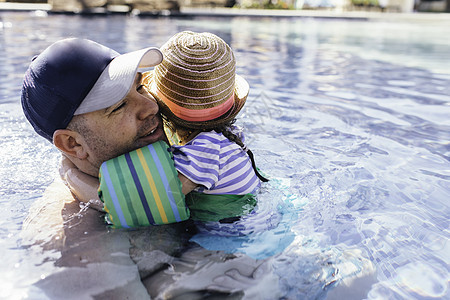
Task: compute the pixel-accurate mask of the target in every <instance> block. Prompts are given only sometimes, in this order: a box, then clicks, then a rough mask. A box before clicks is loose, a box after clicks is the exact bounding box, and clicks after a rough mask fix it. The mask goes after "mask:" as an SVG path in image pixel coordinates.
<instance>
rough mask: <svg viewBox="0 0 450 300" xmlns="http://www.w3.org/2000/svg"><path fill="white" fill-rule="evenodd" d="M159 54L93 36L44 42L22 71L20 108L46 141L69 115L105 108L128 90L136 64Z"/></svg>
mask: <svg viewBox="0 0 450 300" xmlns="http://www.w3.org/2000/svg"><path fill="white" fill-rule="evenodd" d="M162 60H163V55H162V53H161V52H160V51H159V49H157V48H153V47H151V48H145V49H141V50H138V51H134V52H129V53H126V54H122V55H120V54H119V53H117V52H116V51H114V50H112V49H110V48H108V47H105V46H103V45H101V44H98V43H96V42H94V41H90V40H86V39H78V38H70V39H64V40H61V41H58V42H56V43H54V44H52V45H50V46H49V47H48V48H47V49H45V50H44V51H43V52H42V53H41V54H39V55H38V56H36V57H35V58H34V59H33V60H32V62H31V64H30V66H29V68H28V70H27V71H26V73H25V76H24V81H23V85H22V98H21V101H22V108H23V111H24V113H25V116H26V117H27V119H28V121H29V122H30V123H31V125H32V126H33V128H34V129H35V131H36V132H37V133H38V134H40V135H41V136H43V137H44V138H46V139H47V140H49V141H52V140H53V133H54V132H55V131H56V130H57V129H64V128H66V127H67V125H68V124H69V122H70V121H71V120H72V118H73V116H74V115H79V114H84V113H88V112H93V111H97V110H100V109H104V108H107V107H109V106H111V105H114V104H115V103H117V102H119V101H120V100H122V99H123V98H124V97H125V96H126V95H127V94H128V92H129V91H130V89H131V87H132V85H133V83H134V80H135V77H136V73H137V72H138V69H139V68H148V67H154V66H156V65H158V64H159V63H161V62H162Z"/></svg>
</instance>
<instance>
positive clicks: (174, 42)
mask: <svg viewBox="0 0 450 300" xmlns="http://www.w3.org/2000/svg"><path fill="white" fill-rule="evenodd" d="M161 51H162V53H163V55H164V60H163V62H162V63H161V64H159V65H158V66H156V67H155V69H154V70H153V71H150V72H148V73H146V74H144V80H143V84H144V85H146V86H147V88H148V89H149V91H150V93H151V94H152V95H153V96H154V97H155V98H156V100H157V102H158V104H159V106H160V110H161V113H162V114H163V115H164V116H165V119H166V125H167V129H168V130H167V131H168V132H169V134H168V137H169V139H172V141H174V142H175V145H173V146H172V147H171V151H172V153H173V156H174V161H175V168H176V169H177V171H178V172H179V173H180V174H181V178H180V179H181V181H182V182H183V186H184V185H185V184H186V183H190V184H193V185H192V187H193V188H194V187H195V189H194V191H197V192H201V193H205V194H232V195H246V194H253V193H255V191H256V190H257V189H258V187H259V186H260V181H267V179H265V178H264V177H262V176H261V175H260V174H259V173H258V170H257V169H256V167H255V162H254V159H253V155H252V153H251V151H250V150H248V149H247V148H246V146H245V144H244V138H243V133H242V132H241V131H239V130H238V128H237V127H235V126H233V123H234V121H235V117H236V115H237V114H238V113H239V111H240V110H241V109H242V107H243V106H244V103H245V100H246V98H247V95H248V91H249V85H248V83H247V82H246V81H245V79H243V78H242V77H241V76H239V75H236V74H235V68H236V61H235V57H234V54H233V51H232V50H231V48H230V46H229V45H228V44H227V43H225V41H223V40H222V39H221V38H219V37H218V36H216V35H214V34H211V33H194V32H190V31H185V32H180V33H178V34H176V35H175V36H173V37H172V38H171V39H170V40H169V41H168V42H167V43H166V44H164V45H163V47H162V48H161Z"/></svg>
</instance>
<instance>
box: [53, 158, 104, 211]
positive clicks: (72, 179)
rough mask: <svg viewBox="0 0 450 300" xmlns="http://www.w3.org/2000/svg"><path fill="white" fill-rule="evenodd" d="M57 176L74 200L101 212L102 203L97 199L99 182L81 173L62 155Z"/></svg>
mask: <svg viewBox="0 0 450 300" xmlns="http://www.w3.org/2000/svg"><path fill="white" fill-rule="evenodd" d="M59 174H60V175H61V178H62V179H63V181H64V182H65V184H66V185H67V186H68V187H69V189H70V191H71V192H72V194H73V195H74V197H75V199H77V200H78V201H80V202H84V203H86V204H89V206H90V207H92V208H94V209H96V210H99V211H102V210H103V203H102V202H101V201H100V199H99V197H98V193H97V190H98V186H99V180H98V178H96V177H93V176H90V175H88V174H86V173H83V172H81V171H80V170H79V169H78V168H77V167H76V166H75V165H74V164H73V163H72V162H71V161H70V160H69V159H68V158H67V157H65V156H64V155H63V157H62V160H61V167H60V169H59Z"/></svg>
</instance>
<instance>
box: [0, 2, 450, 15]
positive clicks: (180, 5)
mask: <svg viewBox="0 0 450 300" xmlns="http://www.w3.org/2000/svg"><path fill="white" fill-rule="evenodd" d="M14 3H16V4H25V3H26V4H43V5H47V6H46V7H47V10H51V11H53V12H71V13H72V12H74V13H80V12H89V13H102V12H114V13H133V14H159V13H161V12H163V13H164V14H174V13H177V12H180V11H181V12H183V10H188V11H189V9H210V8H214V9H218V8H235V9H264V10H268V9H282V10H316V11H317V10H318V11H338V12H342V11H362V12H366V11H370V12H398V13H410V12H450V0H0V9H2V8H3V9H5V8H11V7H12V6H11V4H14ZM2 5H3V6H2ZM8 5H9V6H8Z"/></svg>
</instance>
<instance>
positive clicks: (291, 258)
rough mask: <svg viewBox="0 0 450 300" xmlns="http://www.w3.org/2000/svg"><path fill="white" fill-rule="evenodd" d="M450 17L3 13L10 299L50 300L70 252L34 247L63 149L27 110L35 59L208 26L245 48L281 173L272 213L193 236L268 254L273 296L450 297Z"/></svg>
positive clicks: (267, 207)
mask: <svg viewBox="0 0 450 300" xmlns="http://www.w3.org/2000/svg"><path fill="white" fill-rule="evenodd" d="M449 25H450V17H449V19H448V20H447V21H445V20H444V21H443V20H442V19H440V21H436V22H433V21H426V22H425V21H421V22H417V23H412V22H410V23H404V22H401V21H395V20H386V21H355V20H353V21H352V20H343V19H338V20H323V19H309V18H245V17H236V18H231V19H224V18H206V17H204V18H193V19H187V18H178V19H177V18H136V17H135V18H133V17H126V16H108V17H81V16H66V15H47V14H45V13H42V12H31V13H6V12H3V13H0V38H1V41H0V50H1V53H2V55H1V56H0V70H1V77H0V87H1V88H0V107H1V109H0V136H1V141H2V146H1V148H0V154H1V155H0V170H1V172H0V203H1V205H0V212H1V215H2V216H3V217H2V218H1V220H0V228H1V229H0V255H1V257H2V264H1V265H0V274H1V276H2V280H1V281H0V297H5V298H8V299H24V298H27V297H29V298H32V299H34V298H45V297H46V296H45V295H44V294H43V293H40V292H39V289H35V288H34V287H33V285H34V283H36V282H38V281H39V280H40V279H42V278H44V277H45V276H48V275H49V274H51V273H52V272H53V271H54V266H53V262H54V261H55V258H54V257H55V256H58V255H59V254H56V253H53V252H45V251H43V252H42V253H40V254H39V256H37V257H36V258H34V257H33V258H32V259H30V257H29V255H30V254H29V248H28V247H24V246H23V245H22V244H21V239H20V236H19V233H20V230H21V225H22V223H23V221H24V219H25V217H26V215H27V213H28V209H29V208H30V206H31V205H32V204H33V203H34V202H35V201H36V200H37V199H38V198H39V197H41V196H42V194H43V192H44V190H45V189H46V187H47V186H49V185H50V184H51V183H52V181H53V180H54V178H55V176H57V175H56V174H57V165H58V161H59V153H58V152H57V151H56V150H55V149H54V148H53V147H52V146H51V145H49V143H48V142H46V141H45V140H44V139H42V138H40V137H38V136H37V135H36V134H35V133H34V132H33V130H32V129H31V127H30V126H29V125H28V123H27V122H26V120H25V118H24V116H23V114H22V110H21V107H20V88H21V81H22V76H23V73H24V72H25V70H26V68H27V66H28V64H29V62H30V59H31V57H33V56H34V55H36V54H37V53H39V52H40V51H42V50H43V49H44V48H45V47H47V46H48V45H49V44H50V43H52V42H54V41H56V40H59V39H62V38H65V37H69V36H77V37H84V38H89V39H93V40H95V41H98V42H100V43H103V44H106V45H108V46H110V47H111V48H114V49H115V50H117V51H119V52H126V51H131V50H136V49H140V48H143V47H147V46H158V47H159V46H161V45H162V44H163V43H164V42H165V41H166V40H167V39H168V38H169V37H170V36H172V35H173V34H175V33H177V32H179V31H183V30H192V31H210V32H213V33H215V34H217V35H219V36H220V37H222V38H223V39H224V40H225V41H226V42H228V43H229V44H230V45H231V47H232V48H233V49H234V51H235V56H236V59H237V71H238V73H239V74H240V75H242V76H244V77H245V78H246V79H247V80H248V82H249V84H250V87H251V91H250V95H249V98H248V100H247V104H246V106H245V107H244V110H243V112H242V113H241V114H240V116H239V121H238V124H239V125H241V126H242V127H243V128H244V130H245V131H246V136H247V142H248V146H249V148H250V149H252V151H253V152H254V154H255V156H256V161H257V164H258V166H259V168H260V169H261V170H262V171H263V172H264V173H265V174H267V175H268V176H269V177H270V178H271V181H270V182H269V183H267V184H264V185H263V187H262V189H261V191H260V193H259V194H258V200H259V204H258V207H257V209H256V211H254V212H253V213H252V214H250V215H248V216H246V217H245V218H243V219H242V220H241V221H239V222H238V223H235V224H222V225H221V226H219V225H218V224H215V223H214V224H198V233H197V234H195V235H194V236H192V237H191V242H193V243H197V244H199V245H200V246H202V247H203V248H205V249H208V250H211V251H215V250H222V251H225V252H227V253H242V254H244V255H246V256H248V257H251V258H253V259H256V260H258V261H264V262H265V264H266V266H270V268H268V269H267V270H269V269H270V272H271V274H272V275H273V276H276V277H277V278H278V285H277V286H273V287H271V289H272V290H276V291H275V292H274V293H273V294H265V296H266V297H275V296H273V295H276V297H277V298H282V299H339V298H341V299H363V298H369V299H431V298H450V292H449V285H448V282H449V269H448V265H449V263H450V243H449V236H450V234H449V220H450V205H449V198H450V117H449V116H450V40H449V39H448V36H450V26H449ZM92 28H95V30H93V29H92ZM212 268H214V264H212ZM119 271H120V270H117V272H119ZM254 277H257V276H256V275H255V276H254ZM263 285H264V282H263V281H261V282H259V283H257V284H256V285H255V287H256V290H255V289H254V290H252V292H251V293H248V294H246V297H247V298H252V297H254V298H256V299H263V298H264V294H263V293H262V292H261V293H258V289H259V288H260V291H264V288H263ZM47 297H49V296H48V295H47ZM50 298H51V297H50ZM268 299H270V298H268Z"/></svg>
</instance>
